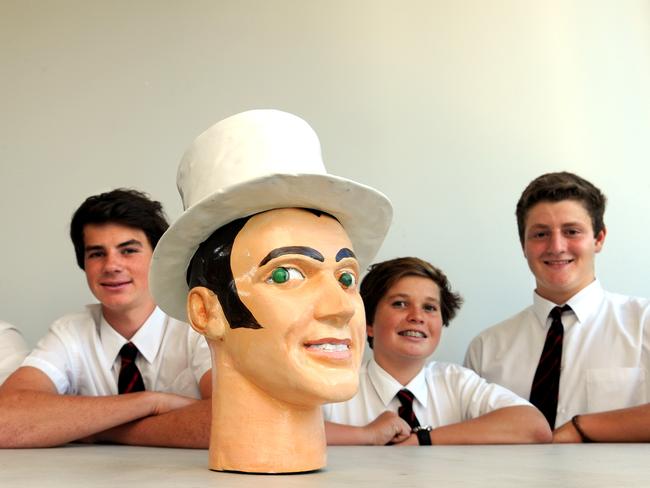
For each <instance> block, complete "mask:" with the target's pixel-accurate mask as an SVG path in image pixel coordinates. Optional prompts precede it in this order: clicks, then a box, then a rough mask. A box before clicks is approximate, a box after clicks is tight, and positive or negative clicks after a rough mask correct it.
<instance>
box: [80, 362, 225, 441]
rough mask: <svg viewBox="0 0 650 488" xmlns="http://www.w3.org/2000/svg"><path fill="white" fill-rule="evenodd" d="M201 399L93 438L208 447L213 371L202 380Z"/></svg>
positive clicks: (109, 430)
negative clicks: (211, 375) (211, 376)
mask: <svg viewBox="0 0 650 488" xmlns="http://www.w3.org/2000/svg"><path fill="white" fill-rule="evenodd" d="M199 388H200V390H201V397H202V400H198V401H196V402H194V403H191V404H189V405H187V406H184V407H181V408H177V409H174V410H171V411H168V412H166V413H161V414H159V415H151V416H149V417H145V418H141V419H138V420H135V421H133V422H129V423H126V424H124V425H119V426H117V427H114V428H112V429H108V430H106V431H104V432H100V433H98V434H97V435H95V436H93V437H92V439H89V440H92V441H94V442H113V443H117V444H134V445H139V446H162V447H186V448H199V449H207V448H208V446H209V444H210V422H211V418H212V400H211V396H212V387H211V378H210V371H207V372H206V373H205V374H204V375H203V377H202V378H201V381H200V383H199Z"/></svg>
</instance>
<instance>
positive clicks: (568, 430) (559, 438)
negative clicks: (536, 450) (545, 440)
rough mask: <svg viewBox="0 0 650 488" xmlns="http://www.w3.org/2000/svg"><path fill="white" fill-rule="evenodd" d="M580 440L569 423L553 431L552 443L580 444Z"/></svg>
mask: <svg viewBox="0 0 650 488" xmlns="http://www.w3.org/2000/svg"><path fill="white" fill-rule="evenodd" d="M580 442H582V438H581V437H580V434H579V433H578V431H577V430H576V428H575V427H574V425H573V423H572V422H571V421H568V422H567V423H565V424H562V425H560V426H559V427H558V428H557V429H555V430H554V431H553V443H554V444H560V443H580Z"/></svg>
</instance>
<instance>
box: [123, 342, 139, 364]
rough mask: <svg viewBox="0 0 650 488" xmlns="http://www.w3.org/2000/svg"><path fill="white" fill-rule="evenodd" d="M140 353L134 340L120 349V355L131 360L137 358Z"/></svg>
mask: <svg viewBox="0 0 650 488" xmlns="http://www.w3.org/2000/svg"><path fill="white" fill-rule="evenodd" d="M137 355H138V348H137V347H136V346H135V344H133V343H132V342H127V343H126V344H124V345H123V346H122V349H120V357H121V358H122V359H129V360H131V361H134V360H135V357H136V356H137Z"/></svg>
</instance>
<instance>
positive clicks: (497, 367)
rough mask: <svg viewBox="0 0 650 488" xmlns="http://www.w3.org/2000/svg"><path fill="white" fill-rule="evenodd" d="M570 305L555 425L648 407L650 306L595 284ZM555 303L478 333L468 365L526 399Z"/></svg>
mask: <svg viewBox="0 0 650 488" xmlns="http://www.w3.org/2000/svg"><path fill="white" fill-rule="evenodd" d="M567 304H568V305H569V306H570V307H571V309H572V310H573V312H565V313H564V314H563V315H562V323H563V325H564V343H563V347H562V372H561V374H560V393H559V399H558V411H557V419H556V422H555V425H556V426H560V425H562V424H563V423H565V422H567V421H568V420H569V419H571V417H573V416H574V415H577V414H581V413H591V412H601V411H605V410H613V409H617V408H625V407H631V406H634V405H639V404H642V403H646V402H648V401H650V398H649V397H648V394H649V393H650V386H649V385H648V382H649V381H650V375H649V374H648V373H649V371H648V368H649V367H650V356H649V353H650V301H648V300H646V299H641V298H631V297H626V296H623V295H617V294H614V293H608V292H606V291H604V290H603V288H602V286H601V285H600V283H599V282H598V280H595V281H594V282H593V283H591V284H590V285H589V286H587V287H585V288H583V289H582V290H581V291H580V292H579V293H577V294H576V295H574V296H573V297H572V298H571V299H570V300H569V301H568V302H567ZM553 307H555V304H554V303H552V302H550V301H548V300H545V299H544V298H542V297H540V296H539V295H538V294H537V293H534V294H533V305H532V306H530V307H528V308H526V309H525V310H523V311H521V312H520V313H518V314H517V315H515V316H514V317H511V318H509V319H508V320H506V321H504V322H501V323H500V324H497V325H495V326H493V327H491V328H489V329H487V330H485V331H483V332H482V333H481V334H479V335H478V336H477V337H476V338H474V340H473V341H472V342H471V344H470V346H469V348H468V349H467V354H466V356H465V365H466V366H468V367H470V368H472V369H473V370H474V371H476V372H477V373H478V374H480V375H481V376H483V377H484V378H486V379H487V380H488V381H493V382H495V383H499V384H501V385H503V386H505V387H506V388H508V389H510V390H512V391H514V392H515V393H517V394H518V395H520V396H522V397H524V398H529V397H530V389H531V385H532V381H533V376H534V375H535V370H536V369H537V364H538V362H539V357H540V354H541V352H542V348H543V347H544V341H545V340H546V334H547V332H548V328H549V327H550V324H551V320H550V319H549V318H548V314H549V313H550V311H551V309H552V308H553Z"/></svg>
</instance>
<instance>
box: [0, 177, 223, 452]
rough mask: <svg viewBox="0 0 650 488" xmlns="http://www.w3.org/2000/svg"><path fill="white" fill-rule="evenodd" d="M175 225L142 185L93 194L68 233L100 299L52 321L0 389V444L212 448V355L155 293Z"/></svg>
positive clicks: (90, 286) (82, 207)
mask: <svg viewBox="0 0 650 488" xmlns="http://www.w3.org/2000/svg"><path fill="white" fill-rule="evenodd" d="M167 227H168V224H167V220H166V219H165V215H164V213H163V210H162V206H161V205H160V203H159V202H156V201H152V200H150V199H149V198H148V197H147V196H146V195H145V194H143V193H140V192H137V191H135V190H125V189H118V190H113V191H111V192H107V193H102V194H100V195H94V196H92V197H89V198H88V199H86V201H84V203H83V204H82V205H81V206H80V207H79V208H78V209H77V211H76V212H75V214H74V216H73V218H72V222H71V225H70V237H71V239H72V242H73V244H74V247H75V253H76V256H77V263H78V265H79V267H80V268H81V269H82V270H84V272H85V274H86V281H87V282H88V287H89V288H90V290H91V292H92V293H93V295H94V296H95V297H96V298H97V300H98V301H99V303H98V304H93V305H89V306H88V307H87V308H86V310H84V311H82V312H80V313H75V314H69V315H66V316H64V317H62V318H60V319H59V320H57V321H55V322H54V324H52V327H51V328H50V332H49V333H48V334H47V335H46V336H45V337H44V338H43V339H42V340H41V341H40V342H39V343H38V345H37V346H36V348H35V349H34V350H33V351H32V353H31V354H30V355H29V356H28V357H27V359H25V361H24V362H23V365H22V366H21V367H20V368H19V369H18V370H17V371H16V372H14V373H13V374H12V375H11V376H10V377H9V378H8V379H7V380H6V382H5V383H4V384H3V385H2V387H1V388H0V418H2V423H1V424H0V447H9V448H17V447H50V446H57V445H61V444H65V443H67V442H72V441H84V442H115V443H121V444H139V445H156V446H172V447H204V448H205V447H207V446H208V438H209V431H210V403H211V402H210V397H211V392H212V388H211V378H210V355H209V350H208V348H207V345H206V343H205V341H204V340H203V338H202V337H201V336H200V335H198V334H197V333H196V332H194V331H193V330H192V329H191V328H190V327H189V326H188V325H187V324H185V323H183V322H180V321H178V320H175V319H173V318H171V317H168V316H167V315H166V314H165V313H164V312H162V311H161V310H160V309H159V308H158V307H157V306H156V304H155V303H154V301H153V298H152V296H151V293H150V291H149V277H148V273H149V264H150V262H151V257H152V253H153V249H154V248H155V246H156V244H157V243H158V240H159V239H160V237H161V236H162V234H163V233H164V231H165V230H166V229H167Z"/></svg>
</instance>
